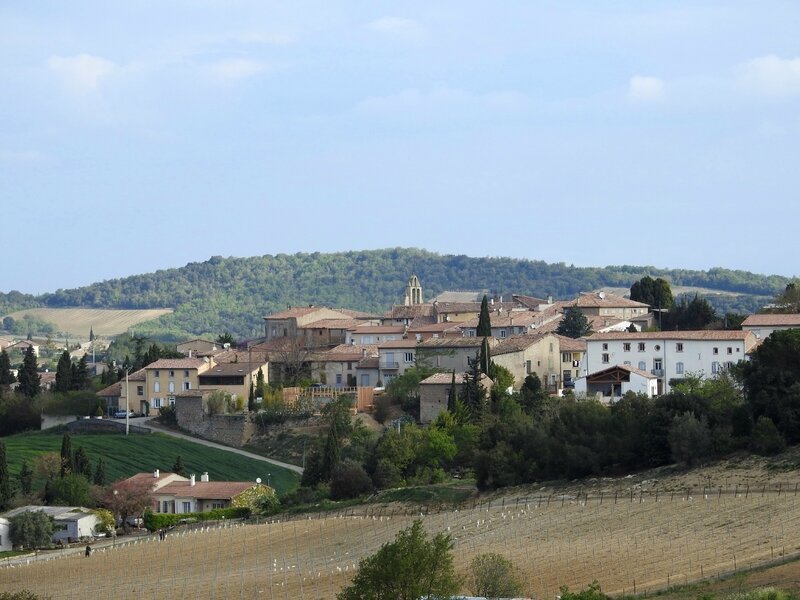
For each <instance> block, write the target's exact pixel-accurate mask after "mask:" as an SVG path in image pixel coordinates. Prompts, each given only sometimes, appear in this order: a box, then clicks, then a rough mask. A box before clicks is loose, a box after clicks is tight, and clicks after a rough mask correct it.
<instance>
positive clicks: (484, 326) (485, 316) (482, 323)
mask: <svg viewBox="0 0 800 600" xmlns="http://www.w3.org/2000/svg"><path fill="white" fill-rule="evenodd" d="M477 334H478V337H488V336H490V335H492V321H491V319H490V317H489V299H488V298H487V297H486V296H484V297H483V300H481V314H480V316H479V317H478V331H477Z"/></svg>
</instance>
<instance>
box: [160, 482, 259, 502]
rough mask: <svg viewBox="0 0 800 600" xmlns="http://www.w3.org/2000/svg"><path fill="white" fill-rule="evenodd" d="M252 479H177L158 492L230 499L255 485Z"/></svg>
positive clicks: (187, 496)
mask: <svg viewBox="0 0 800 600" xmlns="http://www.w3.org/2000/svg"><path fill="white" fill-rule="evenodd" d="M255 485H256V484H255V483H254V482H250V481H196V482H195V484H194V485H192V484H191V482H190V481H175V482H173V483H169V484H167V485H165V486H164V487H162V488H161V489H159V490H158V491H157V492H156V493H158V494H170V495H173V494H174V495H175V496H179V497H184V498H196V499H198V500H230V499H231V498H233V497H234V496H238V495H239V494H241V493H242V492H244V491H245V490H249V489H250V488H251V487H253V486H255Z"/></svg>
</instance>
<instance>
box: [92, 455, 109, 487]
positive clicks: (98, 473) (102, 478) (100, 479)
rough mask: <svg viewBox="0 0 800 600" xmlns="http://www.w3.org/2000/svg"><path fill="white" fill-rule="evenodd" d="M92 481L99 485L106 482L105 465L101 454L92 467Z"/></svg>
mask: <svg viewBox="0 0 800 600" xmlns="http://www.w3.org/2000/svg"><path fill="white" fill-rule="evenodd" d="M92 483H93V484H95V485H100V486H102V485H105V484H106V465H105V463H104V462H103V457H102V456H101V457H100V458H98V459H97V466H96V467H95V469H94V475H93V476H92Z"/></svg>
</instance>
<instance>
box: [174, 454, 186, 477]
mask: <svg viewBox="0 0 800 600" xmlns="http://www.w3.org/2000/svg"><path fill="white" fill-rule="evenodd" d="M172 472H173V473H175V474H176V475H181V476H183V477H186V467H184V466H183V458H182V457H181V455H180V454H178V456H176V457H175V464H173V465H172Z"/></svg>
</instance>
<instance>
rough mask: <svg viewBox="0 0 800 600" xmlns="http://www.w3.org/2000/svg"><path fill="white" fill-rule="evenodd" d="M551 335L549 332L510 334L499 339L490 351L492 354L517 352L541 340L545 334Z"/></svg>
mask: <svg viewBox="0 0 800 600" xmlns="http://www.w3.org/2000/svg"><path fill="white" fill-rule="evenodd" d="M549 335H552V334H550V333H549V332H544V333H539V332H536V333H531V334H525V335H512V336H511V337H507V338H505V339H503V340H501V341H500V343H499V344H497V346H495V347H494V348H492V351H491V353H492V354H494V355H500V354H510V353H512V352H519V351H520V350H525V349H526V348H530V347H531V346H533V345H534V344H536V343H538V342H540V341H542V340H543V339H544V338H546V337H547V336H549Z"/></svg>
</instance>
